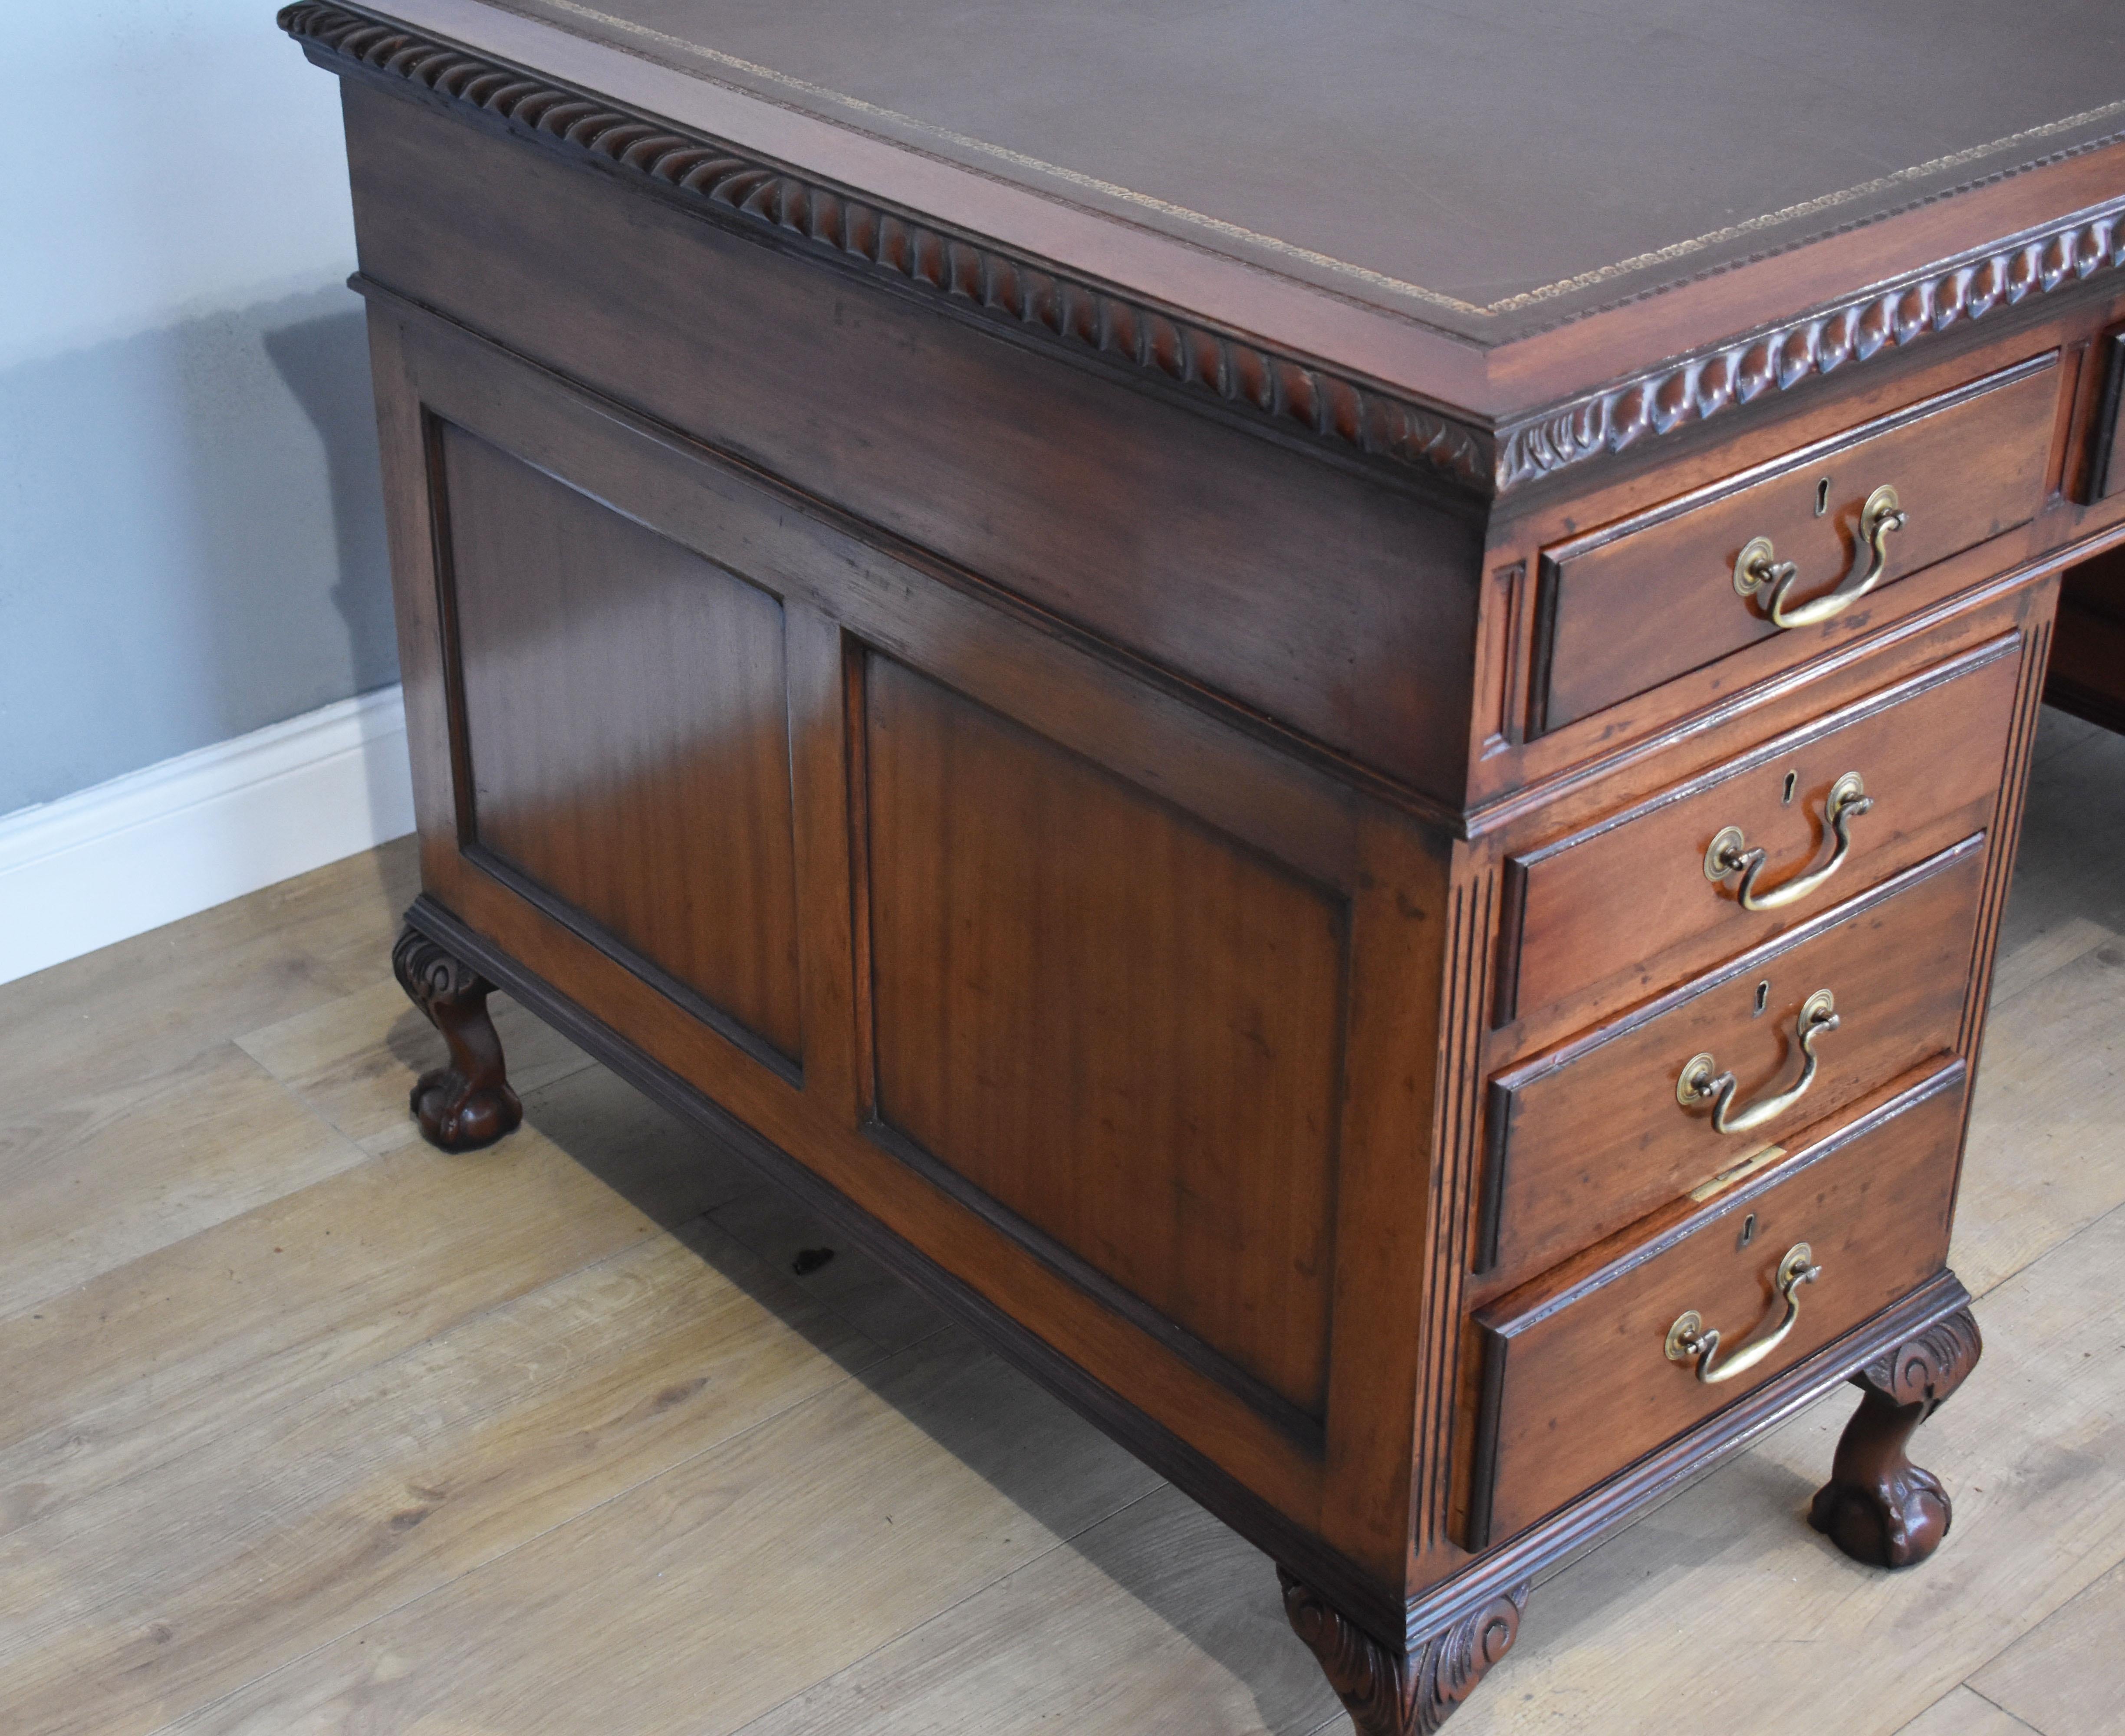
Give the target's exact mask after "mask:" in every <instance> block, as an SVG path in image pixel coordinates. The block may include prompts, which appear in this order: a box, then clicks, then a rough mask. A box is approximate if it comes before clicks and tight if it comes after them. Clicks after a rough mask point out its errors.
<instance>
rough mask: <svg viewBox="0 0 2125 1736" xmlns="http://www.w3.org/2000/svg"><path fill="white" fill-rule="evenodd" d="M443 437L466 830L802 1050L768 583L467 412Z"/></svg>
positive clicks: (775, 630)
mask: <svg viewBox="0 0 2125 1736" xmlns="http://www.w3.org/2000/svg"><path fill="white" fill-rule="evenodd" d="M438 445H439V452H438V459H437V461H438V463H440V464H441V468H442V472H443V474H442V476H441V478H439V479H438V482H437V487H438V500H439V501H440V502H441V506H442V510H443V512H444V514H445V520H444V524H443V526H442V529H441V534H442V537H443V539H444V547H445V562H446V563H447V570H448V572H449V575H450V588H449V599H450V609H451V614H452V617H453V621H454V626H455V645H456V648H457V667H458V670H459V681H460V683H461V691H462V696H463V697H462V702H461V703H462V704H463V707H464V746H463V751H464V755H465V759H466V770H467V774H468V775H469V779H470V788H469V789H468V790H467V791H465V792H464V796H465V797H466V799H467V802H468V809H469V812H468V813H467V816H466V818H467V820H468V821H469V825H468V826H467V831H468V836H467V838H466V840H465V841H466V843H467V844H472V843H474V842H475V841H476V842H477V844H478V846H479V847H480V848H481V849H484V850H488V851H492V853H494V854H496V855H497V856H499V857H501V858H502V860H503V861H504V862H506V863H508V864H509V865H510V866H511V868H515V869H516V870H517V871H518V872H519V873H522V874H524V875H525V876H526V877H529V878H530V880H531V881H532V882H534V883H535V884H536V885H537V886H538V887H540V888H542V889H543V890H544V891H545V892H548V893H549V894H551V895H552V896H554V897H555V898H557V899H558V900H559V901H561V902H562V903H563V905H564V906H567V908H568V910H570V911H571V912H572V913H574V914H575V915H577V917H578V918H579V919H580V920H585V921H587V922H589V923H591V924H595V925H596V927H597V928H599V929H602V930H603V931H604V932H605V933H606V934H610V936H611V937H612V939H613V940H614V941H615V942H617V943H619V944H620V946H622V947H624V948H627V949H628V950H629V952H631V953H634V954H636V955H637V956H638V957H640V958H642V959H643V960H644V961H646V962H648V964H649V965H650V966H652V967H654V968H655V969H656V970H657V971H659V972H662V973H664V974H665V975H666V976H669V977H670V978H671V980H673V981H676V983H677V984H679V985H680V986H682V988H684V989H686V990H691V991H693V993H694V995H696V996H698V997H699V999H700V1000H702V1001H705V1002H706V1003H708V1004H709V1005H710V1006H712V1007H714V1008H716V1009H719V1010H720V1011H722V1012H723V1013H724V1014H727V1015H728V1017H729V1018H730V1019H733V1021H735V1022H736V1023H737V1024H739V1025H740V1026H742V1027H743V1028H745V1029H746V1030H747V1031H749V1032H751V1033H755V1034H756V1036H757V1037H759V1038H761V1040H763V1041H764V1042H766V1044H768V1045H770V1046H771V1047H772V1048H773V1049H774V1050H775V1051H777V1052H778V1053H780V1055H782V1056H787V1057H789V1059H790V1060H791V1061H797V1060H799V1059H800V1058H801V1056H802V1054H803V1017H802V1010H803V1009H802V1004H801V998H800V997H801V990H800V986H799V979H798V973H797V908H796V906H797V892H796V876H795V868H794V835H793V831H792V821H791V814H790V764H789V697H788V691H787V685H786V678H785V670H784V657H783V628H782V612H781V609H780V605H779V604H778V602H777V600H775V598H774V597H772V596H770V595H767V594H766V592H763V591H761V590H757V589H756V588H755V587H754V586H751V585H748V584H746V583H744V582H743V581H742V580H740V579H737V578H734V577H733V576H732V575H731V574H730V573H728V572H724V571H721V570H719V569H718V568H717V567H713V566H711V565H710V564H709V562H706V561H704V560H703V559H701V558H700V556H698V555H696V554H695V553H691V552H690V551H689V550H687V549H685V548H681V547H679V546H678V545H677V544H676V543H671V542H669V541H667V540H666V539H662V538H660V537H658V536H657V535H655V534H653V533H652V532H650V531H648V530H647V529H644V528H643V526H642V525H638V524H636V523H634V522H632V521H631V520H627V519H624V518H622V517H620V515H618V514H616V513H615V512H613V511H611V510H610V509H609V508H606V507H605V506H601V504H599V503H598V502H597V501H593V500H591V499H590V498H589V497H588V496H585V495H582V494H581V493H578V492H576V491H575V490H573V489H572V488H570V487H567V486H566V485H564V484H563V483H561V482H556V481H555V480H554V478H551V477H549V476H545V475H543V474H541V473H539V472H537V471H535V470H533V469H532V468H530V467H529V466H528V465H526V464H525V463H522V462H521V460H518V459H513V458H511V456H510V455H508V454H506V453H503V452H501V451H498V450H497V449H495V448H494V447H493V446H492V445H488V443H487V442H486V441H484V440H479V439H478V438H477V437H476V436H474V435H469V434H466V433H465V432H464V431H463V430H459V429H456V428H452V427H450V426H444V427H442V428H441V430H440V433H439V437H438Z"/></svg>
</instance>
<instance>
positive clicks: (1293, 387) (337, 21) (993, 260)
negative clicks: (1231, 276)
mask: <svg viewBox="0 0 2125 1736" xmlns="http://www.w3.org/2000/svg"><path fill="white" fill-rule="evenodd" d="M280 28H281V29H283V30H284V31H287V33H288V34H289V35H291V36H293V37H295V38H296V39H297V40H303V41H308V42H312V43H314V44H316V45H318V46H319V47H321V48H323V49H327V50H329V51H330V52H331V53H332V54H335V55H337V56H339V57H341V58H342V59H346V60H348V61H351V62H353V63H355V64H358V65H360V66H363V67H365V68H370V69H371V70H373V71H375V72H378V73H384V74H386V75H388V76H390V77H394V78H403V79H404V80H405V81H406V82H408V83H409V84H416V85H419V86H422V87H424V88H426V89H427V90H429V91H431V92H434V93H435V94H436V95H437V96H441V97H444V98H446V99H448V100H450V101H455V102H459V103H464V104H466V105H469V106H472V107H474V108H478V109H480V110H483V111H485V112H487V113H488V114H490V115H495V116H497V117H499V118H500V119H501V120H504V121H506V122H507V123H508V124H509V125H511V126H512V127H514V128H516V129H521V130H524V131H527V132H530V133H534V134H538V135H539V136H541V137H542V138H544V139H547V140H549V141H557V142H558V143H561V144H563V145H564V146H568V147H572V148H574V149H577V150H579V151H581V152H582V153H585V154H586V155H589V156H594V157H597V158H603V159H605V161H606V162H608V163H609V164H610V165H612V166H615V167H617V168H619V169H621V170H623V171H631V172H634V173H636V174H638V175H641V176H643V177H645V178H646V179H648V180H650V181H657V182H658V183H660V184H662V186H664V187H666V188H667V189H670V190H672V191H676V192H679V193H681V194H686V195H691V196H692V197H694V198H696V199H699V200H702V201H704V203H706V204H709V205H714V206H715V207H717V208H718V209H719V210H720V211H722V212H723V213H726V214H731V215H734V216H736V217H738V218H740V219H750V220H752V222H755V223H761V224H764V225H766V226H767V227H769V228H772V229H775V230H776V231H777V232H779V233H781V234H783V235H785V236H788V237H790V238H795V239H798V240H800V241H803V242H809V243H811V244H812V245H813V246H814V247H819V248H822V249H824V250H827V251H828V252H832V253H833V254H834V255H836V256H839V257H841V258H842V259H844V260H847V261H858V262H860V263H862V264H865V265H868V266H872V267H873V268H874V269H876V270H878V271H883V272H885V273H888V274H889V275H892V276H893V277H895V278H897V279H898V280H901V281H902V282H903V283H906V284H907V285H912V286H913V287H915V288H916V289H924V290H929V291H932V292H935V294H940V295H943V296H945V297H947V298H949V299H951V300H953V301H954V302H956V303H962V304H964V305H965V306H967V307H968V308H972V309H973V310H976V311H978V312H979V313H982V314H984V315H986V316H987V317H988V318H992V319H995V320H997V321H999V322H1004V323H1006V324H1011V325H1013V326H1015V327H1019V328H1021V329H1023V330H1025V331H1026V332H1031V333H1033V334H1034V335H1036V336H1042V337H1045V338H1048V339H1052V340H1055V341H1060V342H1062V343H1064V344H1067V345H1071V346H1077V347H1080V348H1081V349H1084V350H1091V351H1093V352H1095V353H1096V354H1098V355H1104V356H1108V357H1112V358H1115V359H1118V360H1122V361H1124V362H1126V363H1129V364H1133V365H1134V366H1136V367H1137V368H1138V369H1143V370H1145V371H1147V372H1148V373H1151V374H1157V375H1159V376H1161V377H1162V378H1163V379H1168V380H1171V381H1173V382H1175V383H1178V384H1180V385H1182V386H1185V387H1189V388H1194V389H1196V390H1199V391H1204V392H1208V393H1211V394H1213V395H1214V396H1215V397H1217V398H1219V399H1221V400H1222V401H1223V402H1225V403H1227V404H1228V405H1232V406H1234V407H1237V408H1239V409H1242V410H1243V411H1251V412H1256V413H1258V414H1260V415H1263V416H1268V417H1270V418H1271V419H1272V420H1274V421H1278V422H1280V423H1283V424H1285V425H1296V426H1298V427H1299V428H1302V429H1304V430H1307V431H1308V432H1310V433H1312V434H1313V435H1317V436H1319V437H1321V438H1322V439H1324V440H1333V441H1336V442H1338V443H1340V444H1341V445H1346V446H1350V447H1354V448H1355V449H1357V450H1359V451H1360V452H1363V453H1365V454H1369V455H1372V456H1374V457H1378V458H1383V459H1388V460H1390V461H1392V462H1394V463H1400V464H1402V465H1405V466H1409V467H1412V468H1423V469H1428V470H1431V471H1435V472H1438V473H1443V474H1444V475H1445V476H1447V477H1448V478H1451V479H1452V480H1454V482H1457V483H1459V484H1461V485H1463V486H1464V487H1487V486H1488V485H1489V483H1490V482H1491V469H1492V464H1491V450H1492V449H1491V437H1490V435H1489V434H1488V433H1487V431H1485V430H1481V429H1478V428H1476V427H1473V426H1469V425H1468V424H1466V423H1463V422H1458V421H1453V420H1451V419H1449V418H1448V417H1445V416H1440V415H1439V414H1437V413H1436V412H1432V411H1430V410H1426V409H1424V408H1422V407H1419V406H1417V405H1416V404H1412V403H1408V402H1404V401H1403V400H1402V399H1400V398H1395V397H1392V396H1391V395H1390V394H1388V393H1383V392H1382V391H1381V390H1380V389H1379V388H1378V387H1376V386H1371V385H1364V384H1360V383H1358V382H1357V381H1355V380H1351V379H1344V378H1342V377H1340V376H1339V375H1337V374H1331V373H1329V372H1327V371H1326V370H1325V369H1321V368H1319V367H1317V366H1314V365H1311V364H1309V363H1307V362H1303V361H1300V360H1296V359H1295V358H1293V357H1291V356H1287V355H1278V354H1276V353H1275V352H1273V351H1271V350H1265V349H1263V348H1261V347H1260V346H1256V345H1253V344H1250V343H1247V342H1246V341H1242V339H1239V338H1237V337H1235V336H1232V335H1231V334H1229V333H1227V332H1219V331H1217V330H1215V329H1213V328H1212V327H1209V326H1206V325H1203V324H1200V323H1197V322H1190V321H1187V320H1183V319H1180V318H1176V317H1175V316H1174V315H1172V314H1171V313H1166V312H1164V311H1162V310H1161V309H1159V308H1153V307H1150V306H1147V305H1146V304H1144V303H1138V302H1133V301H1130V300H1128V299H1125V298H1124V297H1122V296H1120V295H1117V294H1114V293H1113V292H1112V291H1111V290H1107V289H1100V288H1097V287H1095V286H1094V285H1091V284H1088V283H1084V282H1081V281H1077V280H1073V279H1071V278H1068V277H1066V276H1063V275H1059V274H1058V273H1056V272H1055V271H1053V270H1051V269H1049V268H1048V267H1047V266H1042V265H1039V264H1036V263H1034V262H1033V261H1030V260H1027V259H1022V258H1018V257H1015V256H1012V255H1011V254H1009V253H1007V252H1004V251H1003V250H1001V249H1000V248H998V247H995V246H993V245H992V244H990V243H987V242H984V243H980V244H977V243H975V242H972V241H969V240H968V239H966V238H964V237H962V236H958V235H953V234H949V233H945V231H944V230H942V229H940V228H935V227H934V226H932V225H931V224H928V223H924V222H922V221H921V220H920V219H917V218H915V217H913V216H911V215H909V214H905V213H902V212H898V211H893V210H888V209H885V208H884V207H883V206H881V205H875V204H872V203H869V202H866V201H864V200H858V199H855V198H852V197H851V196H850V195H848V194H847V193H846V192H845V191H841V190H839V189H836V188H832V187H828V186H822V185H820V184H818V183H817V182H813V181H805V180H803V179H800V178H799V177H798V176H794V175H791V174H789V173H788V172H786V171H785V170H783V169H781V168H780V167H775V166H773V165H770V164H769V163H766V162H759V161H756V160H755V159H752V158H747V157H746V156H744V155H743V154H742V153H739V152H737V151H736V150H734V149H733V148H732V147H730V146H729V145H728V144H724V143H720V142H719V141H717V140H715V139H710V138H708V137H706V136H705V135H696V134H683V133H680V132H676V131H675V130H673V129H671V126H670V125H669V124H668V123H667V122H664V121H661V120H651V119H649V118H648V117H646V116H643V115H630V114H627V113H624V112H623V111H620V110H618V109H615V108H613V107H610V106H607V105H606V104H605V103H604V102H602V101H599V100H596V99H594V98H592V97H590V96H586V95H584V94H583V93H582V92H577V91H571V90H567V89H564V88H563V87H560V86H558V85H555V84H552V83H549V82H546V81H544V80H543V79H541V78H535V77H533V76H531V75H530V74H527V73H523V72H521V71H518V70H516V68H510V67H507V66H503V65H501V64H497V63H495V62H493V61H490V60H487V59H483V58H481V57H480V56H478V55H477V54H471V53H469V52H467V51H466V50H465V49H461V48H457V47H455V46H452V45H448V44H445V43H441V42H436V41H434V40H430V39H429V38H426V37H424V36H422V35H417V33H415V32H413V31H408V30H407V29H405V28H404V27H403V26H398V25H387V24H383V23H379V21H377V20H375V19H374V18H370V17H365V16H363V15H361V14H360V13H358V12H348V11H346V10H345V9H344V8H343V7H338V6H333V5H330V4H326V3H323V0H309V3H304V4H299V5H294V6H290V7H285V9H284V10H283V11H282V12H281V13H280Z"/></svg>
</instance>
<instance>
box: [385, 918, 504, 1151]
mask: <svg viewBox="0 0 2125 1736" xmlns="http://www.w3.org/2000/svg"><path fill="white" fill-rule="evenodd" d="M391 970H392V974H393V976H397V977H398V986H400V987H401V988H403V990H405V991H406V993H407V994H408V996H410V997H411V998H412V1002H413V1004H414V1005H415V1006H417V1007H418V1008H419V1009H421V1010H422V1013H424V1014H426V1015H427V1019H428V1022H429V1023H431V1024H432V1025H434V1026H435V1028H436V1029H437V1030H438V1031H440V1032H441V1033H443V1041H444V1042H445V1043H447V1044H448V1045H449V1046H450V1066H447V1067H443V1068H439V1069H437V1070H436V1071H435V1072H432V1073H424V1074H422V1075H421V1078H420V1081H419V1083H418V1084H416V1085H415V1086H414V1087H413V1098H412V1110H413V1115H414V1118H415V1119H416V1120H417V1121H418V1122H420V1124H421V1131H422V1133H424V1134H425V1135H426V1136H427V1138H428V1141H429V1142H430V1143H431V1145H437V1146H441V1147H442V1148H443V1150H445V1151H471V1150H477V1149H478V1147H479V1146H491V1145H492V1144H493V1143H494V1142H495V1141H497V1140H498V1139H500V1138H501V1137H502V1135H503V1134H505V1133H507V1132H508V1131H510V1129H511V1128H512V1127H516V1124H517V1123H518V1122H521V1121H522V1120H523V1119H524V1106H523V1104H522V1103H519V1102H518V1101H517V1099H516V1093H515V1092H514V1091H512V1090H511V1089H509V1080H508V1077H507V1075H506V1074H505V1073H504V1071H503V1070H502V1039H501V1038H500V1037H497V1035H496V1034H495V1031H494V1022H493V1020H492V1019H489V1018H488V1016H487V997H488V995H489V994H490V993H491V992H492V990H493V985H492V983H490V982H489V981H488V980H487V979H486V978H485V977H483V976H481V975H480V974H479V972H477V971H475V970H474V969H473V968H472V967H471V966H469V965H467V964H462V963H460V962H459V961H458V960H456V959H455V958H453V957H451V956H450V954H449V953H446V952H445V951H444V950H443V949H442V948H441V947H439V946H437V945H436V943H435V942H434V941H432V940H431V939H428V937H427V936H426V935H425V934H422V933H420V932H419V931H418V930H417V929H412V928H410V927H409V928H408V929H406V931H405V932H404V933H403V934H401V935H399V937H398V945H396V946H395V947H393V948H392V949H391Z"/></svg>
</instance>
